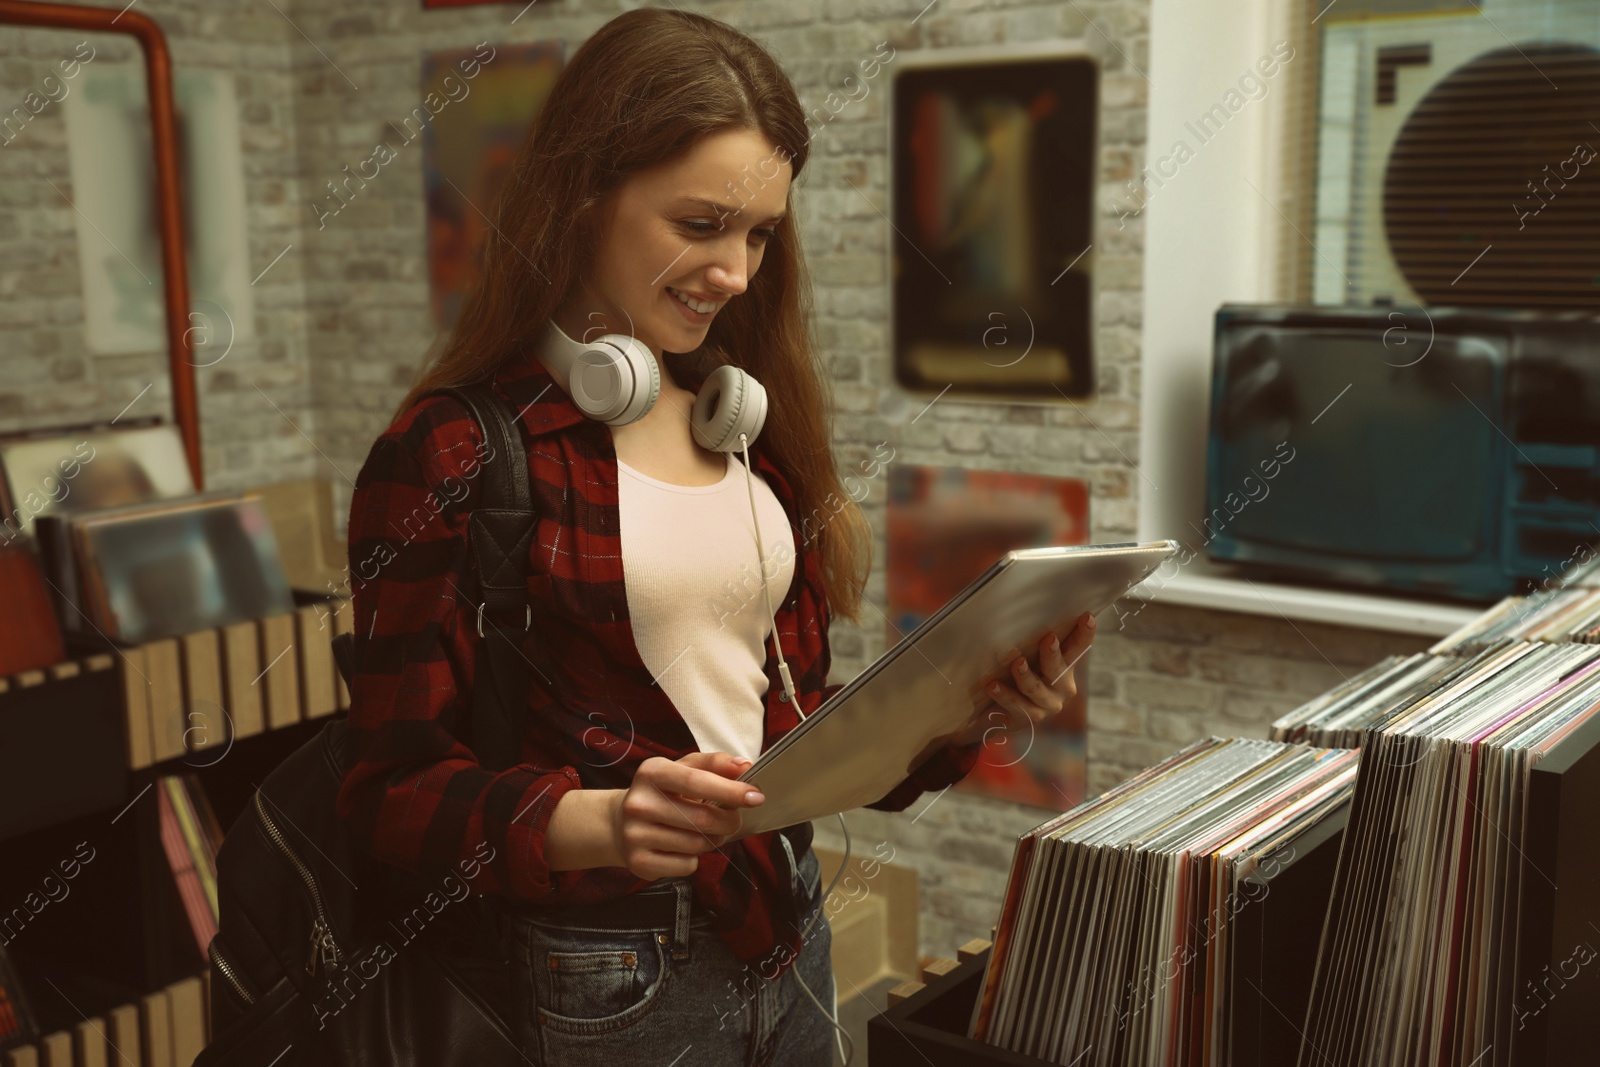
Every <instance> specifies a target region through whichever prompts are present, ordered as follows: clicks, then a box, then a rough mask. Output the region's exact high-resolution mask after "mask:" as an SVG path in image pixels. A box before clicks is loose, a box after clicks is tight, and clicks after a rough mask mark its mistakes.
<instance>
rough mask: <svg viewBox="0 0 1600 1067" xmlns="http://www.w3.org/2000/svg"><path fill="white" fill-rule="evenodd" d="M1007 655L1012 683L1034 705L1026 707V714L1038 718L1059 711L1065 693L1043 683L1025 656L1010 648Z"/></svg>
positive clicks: (1064, 700)
mask: <svg viewBox="0 0 1600 1067" xmlns="http://www.w3.org/2000/svg"><path fill="white" fill-rule="evenodd" d="M1009 655H1010V658H1009V659H1008V660H1007V661H1006V662H1007V667H1008V669H1009V670H1010V671H1011V678H1012V684H1013V685H1015V686H1016V689H1017V692H1019V693H1021V694H1022V696H1023V697H1025V698H1026V699H1027V700H1028V701H1029V702H1031V703H1032V704H1033V705H1034V706H1033V707H1030V708H1028V709H1026V710H1027V711H1028V714H1030V715H1032V716H1033V717H1034V718H1035V719H1039V718H1043V717H1044V716H1045V715H1054V714H1055V713H1056V712H1058V711H1060V710H1061V708H1062V707H1063V705H1065V703H1066V697H1065V695H1063V693H1062V692H1061V691H1060V690H1058V689H1056V688H1052V687H1051V686H1049V685H1047V684H1045V681H1044V679H1042V678H1040V677H1039V675H1038V674H1037V673H1036V672H1035V671H1034V669H1033V667H1032V666H1030V665H1029V663H1028V660H1027V658H1026V657H1024V656H1023V655H1022V654H1021V653H1020V652H1018V651H1017V650H1016V649H1012V650H1011V651H1010V653H1009ZM1058 684H1059V683H1058Z"/></svg>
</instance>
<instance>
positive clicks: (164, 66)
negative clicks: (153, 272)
mask: <svg viewBox="0 0 1600 1067" xmlns="http://www.w3.org/2000/svg"><path fill="white" fill-rule="evenodd" d="M5 23H11V24H14V25H19V26H54V27H59V28H65V29H77V30H94V31H96V32H99V33H126V34H129V35H131V36H133V37H136V38H138V40H139V46H140V47H141V48H143V49H144V59H145V76H146V78H145V84H146V87H147V91H148V95H149V97H150V127H151V133H152V134H153V140H154V143H155V152H156V210H157V224H158V226H159V227H160V230H161V268H162V277H163V280H164V283H165V290H166V294H165V295H166V306H167V367H168V373H169V374H170V376H171V378H172V414H173V418H174V420H175V421H176V422H177V424H178V431H179V433H181V434H182V436H183V450H184V454H185V455H186V456H187V457H188V460H189V473H190V474H192V475H193V476H194V487H195V488H196V489H203V488H204V487H205V486H204V473H203V471H202V469H201V463H200V406H199V403H198V401H197V399H196V396H195V385H194V364H193V363H192V362H191V361H190V359H189V334H188V329H187V328H186V327H187V323H188V321H189V274H188V270H187V267H186V264H185V261H184V243H183V212H182V203H181V200H180V192H181V190H180V188H179V176H178V137H177V118H176V115H175V113H174V111H173V106H172V59H171V56H170V54H169V53H168V52H167V38H166V35H165V34H163V33H162V32H161V27H160V26H157V25H156V23H155V20H154V19H151V18H149V17H147V16H145V15H141V14H139V13H138V12H137V11H129V10H127V9H126V8H124V9H122V10H121V11H118V10H116V9H113V8H109V7H83V6H81V5H76V4H41V3H30V2H24V0H0V24H5Z"/></svg>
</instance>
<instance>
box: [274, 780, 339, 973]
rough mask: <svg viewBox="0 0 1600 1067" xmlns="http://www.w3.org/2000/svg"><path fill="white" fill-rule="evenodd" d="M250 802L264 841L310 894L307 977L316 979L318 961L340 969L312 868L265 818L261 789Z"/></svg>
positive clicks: (276, 825)
mask: <svg viewBox="0 0 1600 1067" xmlns="http://www.w3.org/2000/svg"><path fill="white" fill-rule="evenodd" d="M252 802H253V803H254V805H255V809H256V815H257V817H259V818H260V819H261V825H262V826H264V827H265V828H266V831H267V837H269V838H270V839H271V840H272V843H273V844H274V845H277V846H278V850H279V851H280V852H282V853H283V854H284V856H286V857H287V858H288V860H289V862H290V863H291V864H293V865H294V869H295V870H296V871H298V872H299V874H300V880H301V881H303V882H305V884H306V889H307V890H309V891H310V894H311V910H312V912H313V913H314V916H315V917H314V919H313V921H312V923H311V945H310V948H311V954H310V958H309V959H308V960H307V961H306V973H307V974H308V975H311V976H315V975H316V973H317V964H318V962H319V961H320V962H321V963H322V965H323V966H324V967H337V966H339V959H340V956H341V955H343V953H341V952H340V950H339V943H338V942H337V941H335V940H334V937H333V924H332V923H330V922H329V921H328V913H327V910H326V909H325V908H324V907H323V903H322V890H321V889H319V888H317V880H316V878H315V877H314V876H313V875H312V873H311V868H310V867H308V866H306V863H305V861H304V860H302V859H301V858H300V856H299V854H298V853H296V852H295V850H294V849H293V848H291V847H290V845H289V842H288V839H287V838H285V837H284V836H283V831H282V830H280V829H278V824H277V823H275V822H273V821H272V816H271V815H268V814H267V807H266V798H265V797H264V796H263V795H262V793H261V790H260V789H257V790H256V792H255V796H254V797H253V798H252Z"/></svg>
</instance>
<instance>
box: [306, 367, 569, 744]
mask: <svg viewBox="0 0 1600 1067" xmlns="http://www.w3.org/2000/svg"><path fill="white" fill-rule="evenodd" d="M433 393H442V394H444V395H447V396H451V397H454V398H455V399H456V400H457V401H459V402H460V403H461V404H463V405H465V406H466V408H467V410H468V411H470V412H471V413H472V415H473V418H475V419H476V420H477V422H478V426H479V428H480V429H481V430H482V432H483V437H484V440H485V442H487V444H488V446H489V448H490V449H491V450H492V451H490V453H489V454H488V457H487V458H486V459H485V460H484V462H483V463H482V464H481V466H480V468H479V470H480V475H481V477H482V479H483V496H482V499H481V501H480V502H479V505H478V506H477V507H475V508H473V509H472V511H471V512H470V513H469V514H468V516H467V541H468V558H469V559H470V560H471V562H472V568H471V571H470V588H469V589H468V590H464V592H469V593H470V594H471V595H472V596H473V597H474V598H475V599H477V602H478V603H477V609H478V610H477V617H478V633H479V634H480V635H481V636H482V637H483V639H484V640H483V644H482V645H480V646H479V651H478V658H477V662H476V663H475V665H474V673H475V675H476V681H475V683H474V685H473V691H472V712H471V723H470V726H469V731H470V744H471V746H472V750H473V753H474V754H475V755H476V756H477V757H478V762H479V763H481V764H482V765H483V766H485V767H488V768H490V769H492V770H503V769H505V768H506V767H510V766H512V765H514V764H515V763H516V762H517V759H518V756H519V755H520V752H521V745H520V739H521V737H522V733H523V731H524V729H525V728H526V726H527V719H526V714H525V711H526V706H527V701H528V672H529V670H530V669H531V667H532V664H531V663H529V661H528V658H527V656H526V655H525V654H524V653H523V651H522V649H521V648H520V647H518V641H519V640H520V639H521V636H522V634H523V633H525V632H526V631H527V630H528V628H529V627H530V626H531V625H532V622H533V608H532V606H531V605H530V604H529V603H528V554H529V552H530V550H531V547H532V544H533V529H534V524H535V523H536V522H537V520H538V516H537V515H535V513H534V510H533V491H532V488H531V486H530V484H529V481H528V450H527V446H526V445H525V444H523V441H522V432H521V430H520V429H519V428H518V426H517V423H516V420H515V418H514V416H513V414H512V412H511V410H510V409H509V407H508V406H507V405H506V402H505V401H503V400H501V399H500V397H499V395H498V394H496V393H495V392H494V390H493V389H491V388H490V387H489V385H488V384H487V383H481V384H477V385H466V386H460V387H446V388H441V389H435V390H433ZM433 393H430V394H428V395H430V396H431V395H433ZM502 623H504V624H505V625H504V626H502ZM359 646H360V640H359V638H358V636H357V635H355V634H341V635H339V636H338V637H336V638H334V640H333V651H334V659H335V660H336V661H337V663H338V666H339V671H340V673H342V674H343V675H344V678H345V684H346V685H348V684H349V683H350V680H351V677H352V676H353V675H354V673H355V661H356V658H357V653H358V652H359Z"/></svg>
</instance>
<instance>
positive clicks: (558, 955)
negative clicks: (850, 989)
mask: <svg viewBox="0 0 1600 1067" xmlns="http://www.w3.org/2000/svg"><path fill="white" fill-rule="evenodd" d="M791 880H792V883H793V891H794V892H795V893H796V895H797V896H798V897H799V899H802V900H806V901H809V904H808V905H807V907H806V908H805V909H804V910H803V912H802V918H801V922H800V926H801V929H802V930H803V929H804V928H805V926H806V923H808V922H810V920H811V916H812V915H814V914H817V913H818V912H820V911H821V909H822V900H821V889H822V885H821V872H820V869H819V864H818V862H817V855H816V853H815V852H814V851H813V850H812V849H810V848H809V847H808V848H807V849H806V850H805V853H804V855H802V856H801V857H799V861H798V862H797V863H796V864H793V865H792V876H791ZM661 884H671V885H672V886H673V889H674V892H675V893H676V898H677V908H676V912H677V919H676V921H675V922H674V923H673V924H672V925H671V926H666V925H660V924H657V925H648V924H644V923H641V924H640V925H639V926H638V927H636V928H629V929H622V930H610V929H604V930H603V929H594V928H584V927H580V926H576V925H564V924H560V923H558V922H556V921H551V919H550V917H549V916H541V915H537V914H536V913H535V914H534V915H529V914H527V913H522V914H518V915H513V916H512V917H511V934H512V936H511V971H512V974H511V991H512V996H513V998H514V1001H515V1003H514V1005H513V1016H512V1017H513V1020H514V1022H515V1024H516V1026H517V1028H518V1030H519V1032H520V1034H521V1039H522V1054H523V1055H524V1056H525V1057H527V1058H528V1060H530V1061H531V1062H532V1063H534V1064H536V1065H538V1067H589V1065H593V1067H633V1065H635V1064H637V1065H640V1067H691V1065H694V1067H699V1065H702V1064H704V1065H711V1067H722V1065H727V1067H733V1065H735V1064H738V1065H741V1067H802V1065H803V1067H819V1065H822V1067H826V1065H828V1064H831V1063H832V1062H833V1051H832V1050H833V1033H834V1031H833V1026H832V1024H830V1023H829V1022H828V1020H827V1018H826V1017H825V1016H824V1015H823V1014H822V1012H820V1011H818V1010H817V1006H816V1005H815V1004H813V1003H811V1001H810V999H809V998H807V997H806V995H805V993H804V992H803V991H802V990H801V988H800V986H799V984H798V983H797V982H796V980H795V972H796V971H798V972H799V974H800V976H801V977H803V978H804V979H805V982H806V985H807V986H809V987H810V989H811V992H812V994H813V995H814V996H815V997H816V998H817V999H818V1000H819V1001H821V1002H822V1004H823V1006H824V1007H826V1008H829V1009H832V1010H834V1011H835V1012H836V1011H837V1007H836V1000H835V995H834V986H833V968H832V964H831V962H830V960H829V948H830V946H831V944H832V941H833V933H832V930H831V929H830V928H829V926H828V919H827V915H826V914H825V913H823V914H820V915H819V917H818V918H817V920H816V923H815V925H813V926H812V928H811V933H810V936H809V937H808V938H807V939H806V940H805V942H804V943H803V944H802V945H801V949H800V954H799V956H798V958H797V959H796V960H795V961H794V962H793V963H791V964H790V965H789V967H788V968H787V969H786V970H785V971H784V972H783V974H782V975H781V976H780V977H779V978H778V979H776V980H773V979H772V978H770V977H769V976H770V975H771V974H772V973H773V972H774V971H775V970H776V969H777V968H776V966H775V962H774V961H776V960H777V959H779V958H781V950H780V954H778V955H774V956H773V957H772V961H765V960H764V961H757V962H756V963H754V964H749V965H746V964H744V963H741V962H740V960H739V958H738V957H737V956H735V955H734V954H733V952H732V951H731V950H730V949H729V948H728V946H727V944H726V943H725V942H724V941H723V940H722V938H721V937H719V936H718V935H717V933H716V931H715V930H713V929H712V928H711V927H710V925H709V923H708V921H707V920H705V919H704V918H702V917H700V916H698V915H693V914H691V911H690V901H691V899H692V890H691V887H690V884H689V882H688V880H687V879H681V878H673V879H663V880H662V883H661Z"/></svg>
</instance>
